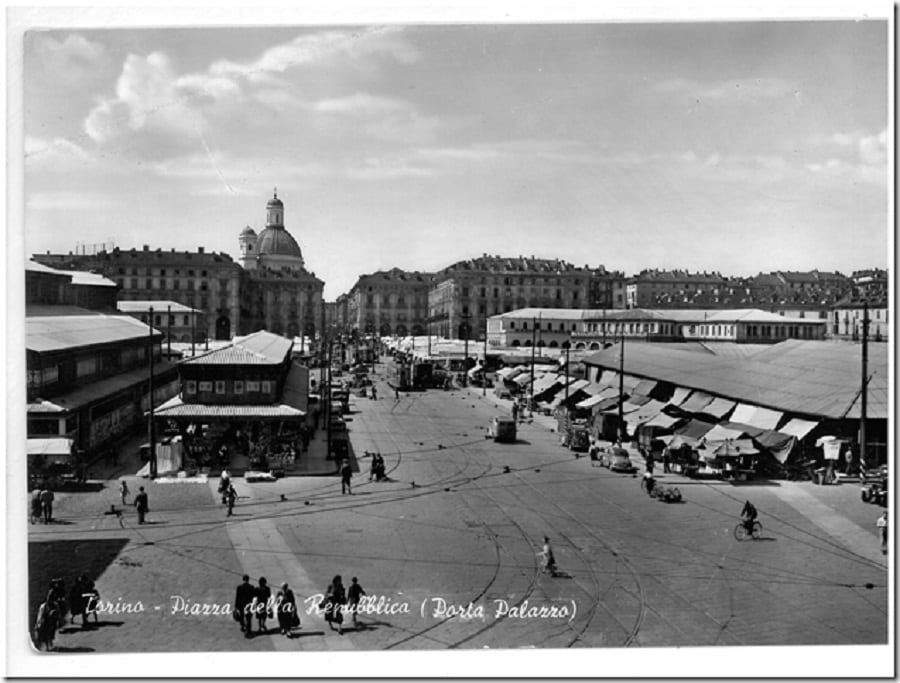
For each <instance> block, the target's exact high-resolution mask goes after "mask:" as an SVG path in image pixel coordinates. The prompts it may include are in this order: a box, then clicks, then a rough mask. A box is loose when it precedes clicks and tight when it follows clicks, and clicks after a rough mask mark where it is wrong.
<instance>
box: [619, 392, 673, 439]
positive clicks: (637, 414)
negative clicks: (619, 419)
mask: <svg viewBox="0 0 900 683" xmlns="http://www.w3.org/2000/svg"><path fill="white" fill-rule="evenodd" d="M665 406H666V404H665V403H663V402H662V401H654V400H652V399H651V400H650V401H649V402H648V403H645V404H644V405H642V406H641V407H640V408H639V409H638V410H636V411H634V412H633V413H631V414H630V415H629V416H628V418H627V419H626V420H625V422H626V423H627V424H628V429H629V430H632V431H633V430H634V428H636V427H637V426H638V425H641V424H643V423H645V422H647V421H648V420H651V419H653V418H654V417H656V416H657V415H659V414H660V412H661V411H662V409H663V408H664V407H665Z"/></svg>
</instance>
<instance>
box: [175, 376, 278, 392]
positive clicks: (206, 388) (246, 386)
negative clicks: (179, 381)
mask: <svg viewBox="0 0 900 683" xmlns="http://www.w3.org/2000/svg"><path fill="white" fill-rule="evenodd" d="M228 384H230V385H231V391H232V393H234V394H244V393H247V394H257V393H263V394H270V393H272V382H271V381H270V380H263V381H255V380H246V381H245V380H240V379H237V380H234V381H225V380H221V379H220V380H215V381H214V382H207V381H202V380H201V381H199V382H198V381H197V380H192V379H189V380H187V381H186V382H185V383H184V393H185V394H196V393H197V392H198V390H199V392H200V393H209V392H211V391H213V390H214V389H215V392H216V393H217V394H226V393H228V392H227V390H226V389H227V385H228Z"/></svg>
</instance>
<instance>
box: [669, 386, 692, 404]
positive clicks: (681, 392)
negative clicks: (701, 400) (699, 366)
mask: <svg viewBox="0 0 900 683" xmlns="http://www.w3.org/2000/svg"><path fill="white" fill-rule="evenodd" d="M690 394H691V390H690V389H688V388H686V387H675V391H674V392H673V393H672V398H670V399H669V403H671V404H672V405H673V406H679V405H681V404H682V403H684V400H685V399H686V398H687V397H688V396H690Z"/></svg>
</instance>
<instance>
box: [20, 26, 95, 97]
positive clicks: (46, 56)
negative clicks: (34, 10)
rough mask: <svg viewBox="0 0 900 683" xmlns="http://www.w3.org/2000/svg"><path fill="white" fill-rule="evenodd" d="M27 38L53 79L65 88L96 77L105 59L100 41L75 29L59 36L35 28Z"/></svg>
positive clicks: (73, 86)
mask: <svg viewBox="0 0 900 683" xmlns="http://www.w3.org/2000/svg"><path fill="white" fill-rule="evenodd" d="M29 39H31V40H33V54H34V55H35V56H36V57H37V58H38V59H39V60H40V62H41V64H42V65H43V68H44V70H45V71H46V72H47V73H51V74H53V76H54V79H55V82H56V83H58V84H60V85H61V86H62V87H65V88H76V87H81V85H82V82H83V81H84V80H86V79H92V78H95V77H96V74H97V71H98V69H99V68H100V67H102V66H103V65H104V63H105V61H106V57H107V54H106V49H105V48H104V47H103V45H101V44H100V43H96V42H93V41H90V40H88V39H87V38H85V37H84V36H82V35H79V34H77V33H70V34H69V35H67V36H66V37H65V38H64V39H58V38H55V37H54V36H53V35H50V34H49V33H44V32H38V33H31V34H29V35H28V36H26V41H27V40H29Z"/></svg>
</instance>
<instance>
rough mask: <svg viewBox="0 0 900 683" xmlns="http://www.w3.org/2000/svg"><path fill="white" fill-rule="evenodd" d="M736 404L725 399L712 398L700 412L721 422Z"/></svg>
mask: <svg viewBox="0 0 900 683" xmlns="http://www.w3.org/2000/svg"><path fill="white" fill-rule="evenodd" d="M736 405H737V404H736V403H735V402H734V401H729V400H728V399H725V398H718V397H717V398H714V399H713V401H712V403H710V404H709V405H708V406H706V407H705V408H704V409H703V410H702V411H701V412H703V413H704V414H706V415H712V416H713V417H714V418H716V419H718V420H721V419H722V418H723V417H725V416H726V415H727V414H728V413H729V412H731V411H732V410H733V409H734V407H735V406H736Z"/></svg>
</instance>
